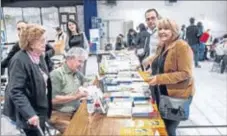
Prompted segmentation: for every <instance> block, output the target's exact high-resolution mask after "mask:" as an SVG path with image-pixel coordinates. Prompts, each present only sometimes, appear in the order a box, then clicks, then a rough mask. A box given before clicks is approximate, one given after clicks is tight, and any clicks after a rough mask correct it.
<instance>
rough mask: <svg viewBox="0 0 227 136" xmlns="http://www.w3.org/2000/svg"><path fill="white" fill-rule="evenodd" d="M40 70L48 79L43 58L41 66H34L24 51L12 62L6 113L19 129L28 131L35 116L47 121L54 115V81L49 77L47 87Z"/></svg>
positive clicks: (4, 111)
mask: <svg viewBox="0 0 227 136" xmlns="http://www.w3.org/2000/svg"><path fill="white" fill-rule="evenodd" d="M40 69H42V71H44V72H45V73H46V74H47V75H48V76H49V72H48V69H47V66H46V63H45V61H44V58H43V57H42V56H41V57H40V64H39V65H38V64H34V63H33V62H32V61H31V59H30V58H29V56H28V54H27V53H26V51H24V50H20V51H18V52H17V53H16V54H15V55H14V57H13V58H12V59H11V62H10V65H9V82H8V85H7V89H6V92H5V104H4V110H3V114H5V115H6V116H8V117H9V118H10V119H12V120H13V121H15V122H16V124H17V126H18V127H20V128H29V126H28V125H27V121H28V119H29V118H31V117H32V116H34V115H38V116H39V117H42V118H45V119H47V118H48V117H50V115H51V109H52V104H51V99H52V98H51V94H52V93H51V81H50V79H49V78H48V81H47V88H46V84H45V81H44V78H43V76H42V73H41V71H40ZM46 89H47V92H46Z"/></svg>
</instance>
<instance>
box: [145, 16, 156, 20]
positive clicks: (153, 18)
mask: <svg viewBox="0 0 227 136" xmlns="http://www.w3.org/2000/svg"><path fill="white" fill-rule="evenodd" d="M155 19H156V17H150V18H146V21H150V20H155Z"/></svg>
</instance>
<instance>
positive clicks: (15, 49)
mask: <svg viewBox="0 0 227 136" xmlns="http://www.w3.org/2000/svg"><path fill="white" fill-rule="evenodd" d="M26 25H27V22H26V21H23V20H20V21H18V22H17V36H18V37H20V32H21V29H22V28H24V27H25V26H26ZM19 50H20V47H19V42H16V44H15V45H13V47H12V48H11V50H10V51H9V54H8V55H7V57H6V58H5V59H3V60H2V62H1V75H4V73H5V68H7V67H8V65H9V62H10V60H11V58H12V57H13V56H14V55H15V54H16V52H18V51H19Z"/></svg>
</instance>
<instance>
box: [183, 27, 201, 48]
mask: <svg viewBox="0 0 227 136" xmlns="http://www.w3.org/2000/svg"><path fill="white" fill-rule="evenodd" d="M186 40H187V41H188V44H189V45H190V46H192V45H195V44H199V43H200V42H199V29H198V27H197V26H196V25H190V26H188V27H187V30H186Z"/></svg>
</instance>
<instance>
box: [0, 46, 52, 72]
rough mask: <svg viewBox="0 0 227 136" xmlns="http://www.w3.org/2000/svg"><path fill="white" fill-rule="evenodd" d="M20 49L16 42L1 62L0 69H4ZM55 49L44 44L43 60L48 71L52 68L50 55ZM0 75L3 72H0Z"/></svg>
mask: <svg viewBox="0 0 227 136" xmlns="http://www.w3.org/2000/svg"><path fill="white" fill-rule="evenodd" d="M19 50H20V46H19V43H18V42H17V43H16V44H15V45H14V46H13V47H12V49H11V50H10V52H9V54H8V56H7V57H6V58H5V59H4V60H3V61H2V62H1V71H4V69H5V68H7V67H8V66H9V63H10V60H11V59H12V57H13V56H14V55H15V54H16V53H17V52H18V51H19ZM54 53H55V51H54V49H53V47H52V46H51V45H50V44H47V45H46V52H45V61H46V63H47V67H48V70H49V71H52V69H53V65H54V64H53V62H52V61H51V59H50V58H51V57H52V56H53V55H54ZM1 74H2V75H3V74H4V72H2V73H1Z"/></svg>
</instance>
